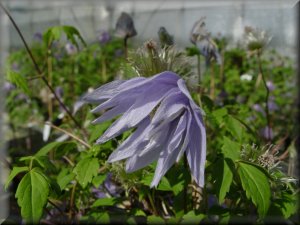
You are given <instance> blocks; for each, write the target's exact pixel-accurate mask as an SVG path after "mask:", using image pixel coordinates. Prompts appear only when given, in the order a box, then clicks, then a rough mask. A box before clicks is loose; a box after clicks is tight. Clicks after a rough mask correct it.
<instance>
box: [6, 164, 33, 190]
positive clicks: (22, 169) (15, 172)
mask: <svg viewBox="0 0 300 225" xmlns="http://www.w3.org/2000/svg"><path fill="white" fill-rule="evenodd" d="M28 170H29V168H28V167H27V166H23V167H14V168H13V169H12V171H11V172H10V174H9V176H8V178H7V181H6V183H5V189H7V188H8V185H9V184H10V182H11V181H12V180H13V179H14V178H15V176H17V175H18V174H19V173H22V172H25V171H28Z"/></svg>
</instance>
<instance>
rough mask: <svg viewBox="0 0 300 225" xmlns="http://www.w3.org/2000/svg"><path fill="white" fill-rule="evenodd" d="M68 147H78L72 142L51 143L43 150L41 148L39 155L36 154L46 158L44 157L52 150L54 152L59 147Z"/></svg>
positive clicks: (37, 154) (36, 154)
mask: <svg viewBox="0 0 300 225" xmlns="http://www.w3.org/2000/svg"><path fill="white" fill-rule="evenodd" d="M68 145H70V147H74V145H76V144H75V143H74V142H72V141H65V142H51V143H49V144H47V145H45V146H44V147H43V148H41V149H40V150H39V151H38V152H37V153H35V156H44V155H47V154H48V153H49V152H50V151H51V150H53V151H54V150H56V149H58V148H59V147H64V146H68ZM71 145H72V146H71Z"/></svg>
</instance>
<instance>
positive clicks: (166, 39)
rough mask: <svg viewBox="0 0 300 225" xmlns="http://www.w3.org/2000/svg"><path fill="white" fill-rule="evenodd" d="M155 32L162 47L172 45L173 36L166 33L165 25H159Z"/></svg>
mask: <svg viewBox="0 0 300 225" xmlns="http://www.w3.org/2000/svg"><path fill="white" fill-rule="evenodd" d="M157 34H158V38H159V42H160V44H161V47H162V48H164V47H167V46H171V45H174V37H173V36H171V35H170V34H169V33H168V31H167V29H166V28H165V27H160V28H159V30H158V33H157Z"/></svg>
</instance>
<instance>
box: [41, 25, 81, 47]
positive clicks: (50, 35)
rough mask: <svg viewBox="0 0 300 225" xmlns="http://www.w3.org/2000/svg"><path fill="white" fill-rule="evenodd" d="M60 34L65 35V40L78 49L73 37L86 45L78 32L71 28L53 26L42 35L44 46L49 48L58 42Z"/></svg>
mask: <svg viewBox="0 0 300 225" xmlns="http://www.w3.org/2000/svg"><path fill="white" fill-rule="evenodd" d="M62 34H65V35H66V37H67V39H68V40H69V41H70V42H71V43H72V44H74V45H76V46H77V47H78V44H77V41H76V39H75V37H77V38H78V39H79V40H80V41H81V42H82V43H83V44H84V45H86V43H85V41H84V40H83V38H82V36H81V34H80V33H79V31H78V30H77V29H76V28H75V27H72V26H55V27H51V28H49V29H48V30H47V31H46V32H45V34H44V35H43V40H44V42H45V44H46V46H49V45H50V44H51V43H52V42H53V41H59V40H60V38H61V36H62Z"/></svg>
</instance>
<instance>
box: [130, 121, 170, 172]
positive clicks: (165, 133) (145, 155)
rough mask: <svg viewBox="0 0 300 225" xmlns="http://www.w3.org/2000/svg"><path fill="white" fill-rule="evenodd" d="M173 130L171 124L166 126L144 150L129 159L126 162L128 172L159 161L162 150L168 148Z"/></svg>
mask: <svg viewBox="0 0 300 225" xmlns="http://www.w3.org/2000/svg"><path fill="white" fill-rule="evenodd" d="M172 128H173V127H171V124H167V125H165V127H164V129H162V130H160V132H157V133H156V134H155V135H154V136H153V137H152V138H151V140H150V141H149V143H148V144H147V145H146V146H145V147H144V148H143V149H141V150H140V151H139V152H138V153H137V154H135V155H133V157H131V158H129V159H128V160H127V161H126V172H133V171H136V170H138V169H140V168H143V167H145V166H147V165H148V164H150V163H152V162H153V161H155V160H157V159H158V157H159V155H160V154H161V150H162V149H164V148H166V147H167V139H168V137H169V134H170V131H172Z"/></svg>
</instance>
